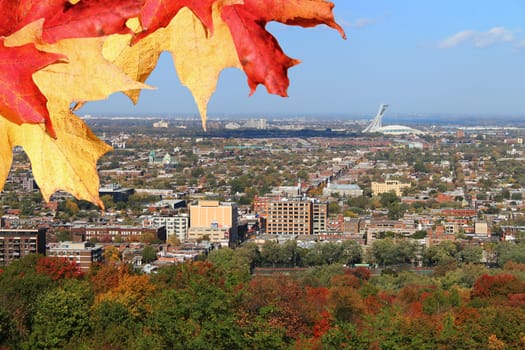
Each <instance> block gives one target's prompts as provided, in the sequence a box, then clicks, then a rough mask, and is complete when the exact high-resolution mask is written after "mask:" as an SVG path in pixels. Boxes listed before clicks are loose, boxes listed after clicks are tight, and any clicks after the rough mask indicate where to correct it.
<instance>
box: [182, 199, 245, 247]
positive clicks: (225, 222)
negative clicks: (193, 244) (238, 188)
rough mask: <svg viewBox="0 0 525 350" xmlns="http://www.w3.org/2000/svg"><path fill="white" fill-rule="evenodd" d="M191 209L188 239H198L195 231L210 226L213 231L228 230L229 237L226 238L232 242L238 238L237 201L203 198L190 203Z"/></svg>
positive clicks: (201, 230)
mask: <svg viewBox="0 0 525 350" xmlns="http://www.w3.org/2000/svg"><path fill="white" fill-rule="evenodd" d="M189 209H190V228H189V230H188V239H196V234H195V232H204V231H206V230H205V229H208V228H209V229H211V230H212V231H220V232H228V235H227V236H228V237H225V238H228V239H229V240H230V242H231V241H232V240H236V239H237V229H238V228H237V225H238V224H237V216H238V213H237V204H236V203H231V202H226V203H225V202H222V203H221V202H219V201H205V200H201V201H199V202H198V203H197V204H196V205H190V207H189ZM190 236H191V237H190ZM201 238H202V237H201Z"/></svg>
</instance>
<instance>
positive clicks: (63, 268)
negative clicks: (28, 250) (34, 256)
mask: <svg viewBox="0 0 525 350" xmlns="http://www.w3.org/2000/svg"><path fill="white" fill-rule="evenodd" d="M35 268H36V272H37V273H41V274H44V275H47V276H50V277H51V278H52V279H53V280H54V281H57V280H61V279H65V278H80V277H82V276H83V275H84V273H83V272H82V271H81V270H80V266H78V265H77V262H76V261H75V260H71V261H70V260H68V259H66V258H55V257H47V256H42V257H39V258H38V262H37V264H36V267H35Z"/></svg>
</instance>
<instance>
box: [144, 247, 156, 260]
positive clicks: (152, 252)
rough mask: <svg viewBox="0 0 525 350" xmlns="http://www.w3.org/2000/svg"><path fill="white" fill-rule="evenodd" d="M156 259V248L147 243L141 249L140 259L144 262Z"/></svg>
mask: <svg viewBox="0 0 525 350" xmlns="http://www.w3.org/2000/svg"><path fill="white" fill-rule="evenodd" d="M155 260H157V249H155V248H154V247H153V246H151V245H147V246H145V247H144V249H143V250H142V261H143V262H145V263H146V264H148V263H150V262H153V261H155Z"/></svg>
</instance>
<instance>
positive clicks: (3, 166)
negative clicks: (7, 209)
mask: <svg viewBox="0 0 525 350" xmlns="http://www.w3.org/2000/svg"><path fill="white" fill-rule="evenodd" d="M2 120H4V118H3V117H1V118H0V123H1V122H2ZM12 149H13V146H12V145H11V143H10V142H9V139H8V137H7V130H6V129H4V128H2V127H0V191H1V190H3V189H4V185H5V180H6V179H7V175H9V170H10V169H11V162H12V161H13V154H12Z"/></svg>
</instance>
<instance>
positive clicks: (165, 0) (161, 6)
mask: <svg viewBox="0 0 525 350" xmlns="http://www.w3.org/2000/svg"><path fill="white" fill-rule="evenodd" d="M215 1H216V0H175V1H174V0H146V1H145V3H144V7H143V8H142V10H141V11H140V15H139V19H140V24H141V25H142V28H143V31H142V32H141V33H139V34H138V35H137V36H136V37H135V38H134V39H133V42H134V43H136V42H138V41H139V40H140V39H142V38H144V37H146V36H147V35H148V34H151V33H153V32H155V31H156V30H157V29H159V28H164V27H166V26H167V25H168V24H169V23H170V22H171V20H172V19H173V17H175V16H176V15H177V13H178V12H179V11H180V10H181V9H182V8H183V7H187V8H188V9H190V10H191V11H192V12H193V13H194V14H195V16H197V18H198V19H199V20H200V21H201V22H202V23H203V25H204V28H205V29H206V30H207V31H210V32H211V33H213V20H212V5H213V3H214V2H215Z"/></svg>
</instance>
